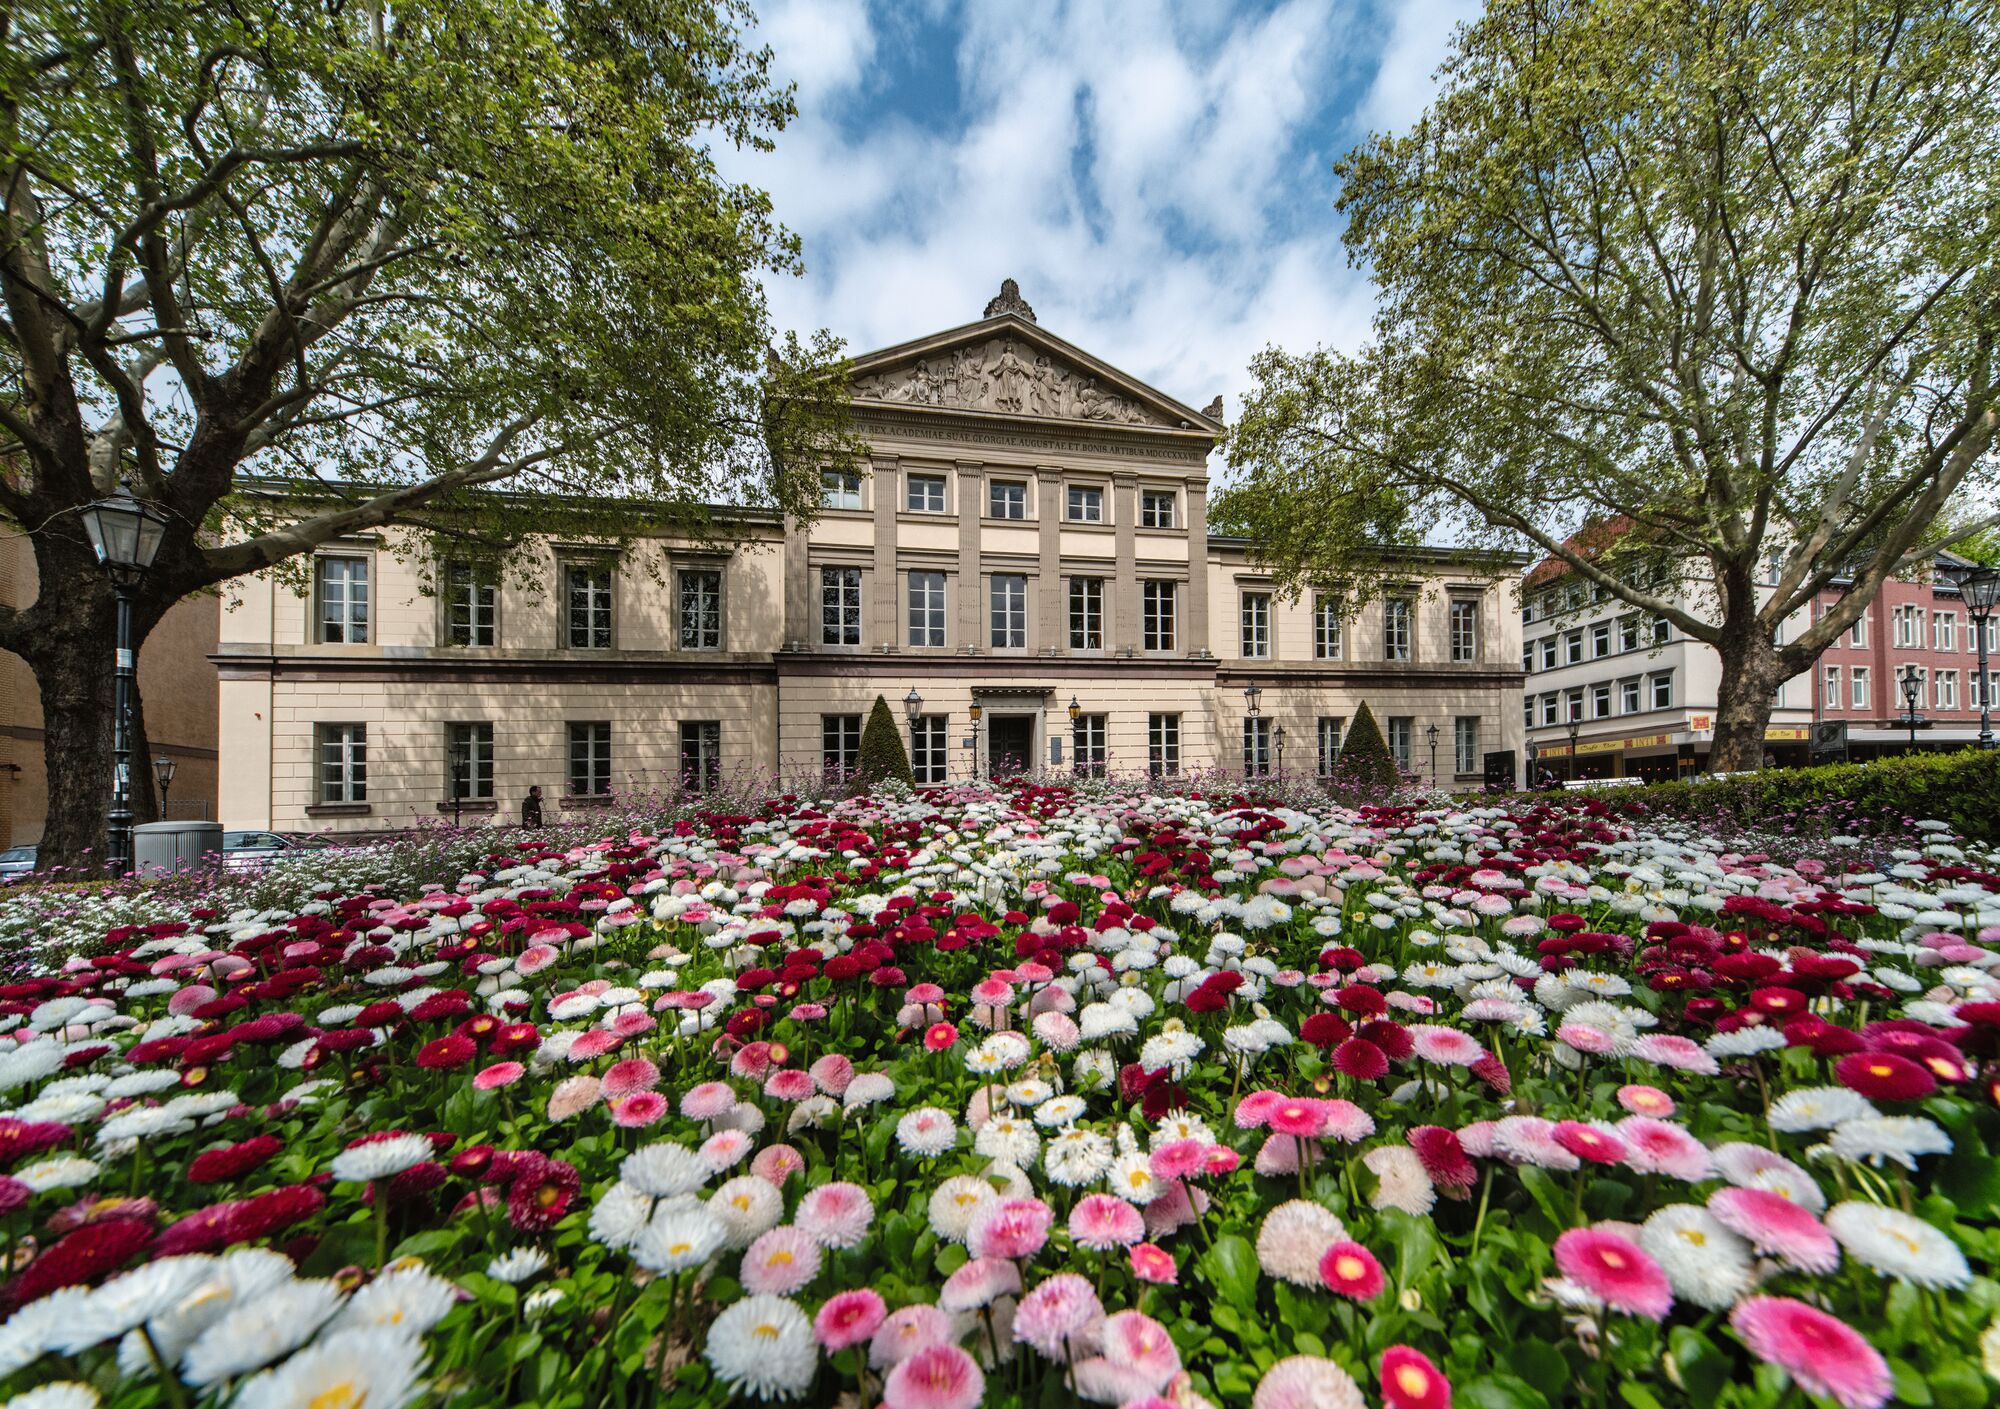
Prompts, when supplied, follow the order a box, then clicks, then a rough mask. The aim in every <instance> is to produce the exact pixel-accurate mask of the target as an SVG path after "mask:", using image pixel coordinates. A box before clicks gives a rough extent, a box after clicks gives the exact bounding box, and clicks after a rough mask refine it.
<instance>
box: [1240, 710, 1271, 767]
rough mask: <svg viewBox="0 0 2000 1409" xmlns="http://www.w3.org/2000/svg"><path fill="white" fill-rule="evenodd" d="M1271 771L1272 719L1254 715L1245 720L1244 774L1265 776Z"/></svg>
mask: <svg viewBox="0 0 2000 1409" xmlns="http://www.w3.org/2000/svg"><path fill="white" fill-rule="evenodd" d="M1270 772H1271V721H1270V720H1268V719H1266V718H1264V717H1263V716H1261V715H1252V716H1251V717H1250V718H1248V719H1246V720H1244V721H1243V776H1244V777H1246V778H1263V777H1267V776H1268V775H1269V774H1270Z"/></svg>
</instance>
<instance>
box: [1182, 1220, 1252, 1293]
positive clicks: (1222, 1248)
mask: <svg viewBox="0 0 2000 1409" xmlns="http://www.w3.org/2000/svg"><path fill="white" fill-rule="evenodd" d="M1196 1266H1198V1267H1199V1268H1200V1269H1201V1271H1202V1273H1203V1275H1204V1276H1206V1277H1207V1278H1208V1280H1209V1282H1210V1284H1211V1285H1213V1286H1214V1288H1215V1289H1216V1291H1218V1292H1220V1293H1221V1294H1222V1296H1223V1298H1224V1299H1225V1300H1227V1301H1230V1302H1233V1303H1235V1304H1236V1305H1237V1306H1243V1307H1248V1306H1250V1305H1252V1304H1254V1303H1255V1302H1256V1300H1257V1276H1258V1269H1257V1253H1256V1251H1255V1250H1254V1249H1253V1248H1252V1247H1251V1246H1250V1244H1249V1243H1248V1242H1246V1241H1244V1239H1243V1238H1241V1237H1239V1236H1238V1235H1237V1234H1235V1233H1228V1234H1225V1235H1223V1236H1222V1237H1220V1238H1217V1239H1216V1240H1215V1246H1214V1247H1212V1248H1210V1249H1209V1250H1208V1251H1207V1252H1205V1253H1203V1254H1202V1255H1201V1258H1200V1259H1199V1261H1198V1262H1197V1263H1196Z"/></svg>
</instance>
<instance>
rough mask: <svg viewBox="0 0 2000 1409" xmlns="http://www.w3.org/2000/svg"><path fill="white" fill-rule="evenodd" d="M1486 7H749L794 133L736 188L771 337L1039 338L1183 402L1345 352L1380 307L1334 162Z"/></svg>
mask: <svg viewBox="0 0 2000 1409" xmlns="http://www.w3.org/2000/svg"><path fill="white" fill-rule="evenodd" d="M1477 8H1478V6H1477V3H1476V0H1407V3H1395V0H1286V2H1285V3H1272V4H1257V5H1247V4H1246V5H1236V4H1227V3H1220V2H1219V0H1121V2H1120V3H1099V4H1065V3H1059V2H1057V0H1051V3H1036V0H1013V3H1009V2H1008V0H998V2H997V3H996V0H984V3H972V4H965V3H958V0H903V3H869V0H763V3H761V4H759V5H758V6H757V9H758V13H759V16H760V30H759V33H760V37H761V38H762V40H763V41H764V42H765V43H768V44H770V45H771V46H772V48H773V50H774V51H775V54H776V59H777V67H778V70H779V72H780V74H781V76H782V77H784V78H787V79H789V80H791V81H792V82H794V83H796V84H797V87H798V102H799V118H798V121H797V122H795V123H794V124H793V125H792V126H791V127H790V128H789V129H787V130H786V131H785V132H784V133H783V134H781V135H780V137H779V139H778V147H777V150H776V151H775V152H773V153H770V154H732V155H731V156H730V157H729V159H728V160H727V162H726V168H727V170H728V171H729V173H730V174H731V175H733V176H736V177H738V178H739V179H744V180H748V181H752V182H754V183H756V184H758V185H760V186H763V187H764V188H766V189H768V190H769V191H770V192H771V193H772V196H773V198H774V200H775V201H776V205H777V211H778V215H779V218H780V219H782V220H783V221H784V222H785V224H786V225H787V226H789V227H790V228H791V229H793V230H794V231H796V232H798V234H799V235H800V236H801V237H802V239H803V241H804V246H805V259H806V265H807V270H806V273H805V275H804V277H803V278H800V279H790V278H785V279H774V280H772V281H771V282H770V295H771V302H772V309H773V313H774V315H775V316H776V318H777V321H778V323H779V325H780V326H782V327H792V328H799V329H802V330H803V329H811V328H818V327H825V328H830V329H831V330H833V332H835V333H836V334H838V335H839V336H840V337H842V338H844V339H845V340H846V342H847V344H848V347H849V348H850V349H851V350H853V351H857V352H859V351H868V350H871V349H873V348H877V347H882V346H886V345H888V344H891V343H895V342H900V341H902V340H904V339H906V338H911V337H916V336H920V335H922V334H925V333H929V332H933V331H936V330H938V329H940V328H947V327H952V326H955V325H957V324H959V323H964V322H969V321H971V320H973V319H975V318H977V317H978V316H979V314H980V311H981V310H982V309H983V307H984V306H985V303H986V300H987V299H988V298H990V297H991V296H992V295H993V294H994V293H995V292H996V291H997V290H998V288H999V285H1000V281H1001V279H1003V278H1007V277H1012V278H1015V279H1018V280H1019V281H1020V284H1021V292H1022V294H1023V296H1024V297H1026V298H1027V299H1028V301H1029V302H1030V303H1032V304H1033V305H1034V307H1035V311H1036V314H1037V316H1038V317H1039V319H1040V321H1041V323H1042V325H1043V326H1044V327H1046V328H1048V329H1050V330H1051V331H1053V332H1055V333H1058V334H1060V335H1061V336H1063V337H1066V338H1068V339H1070V340H1071V341H1073V342H1076V343H1078V344H1080V345H1082V346H1083V347H1086V348H1088V349H1089V350H1090V351H1092V352H1094V353H1096V354H1097V355H1099V356H1101V357H1103V358H1105V359H1106V360H1108V361H1110V362H1111V363H1113V364H1114V365H1117V366H1119V367H1122V368H1123V369H1124V370H1126V371H1128V372H1130V373H1132V374H1133V375H1135V376H1138V377H1140V378H1142V379H1144V380H1146V381H1150V382H1153V383H1155V384H1156V385H1158V386H1159V387H1160V388H1161V389H1163V390H1165V391H1167V392H1169V393H1170V394H1172V395H1174V396H1177V397H1179V398H1180V399H1181V400H1182V401H1184V402H1187V403H1190V404H1192V405H1195V406H1202V405H1205V404H1206V403H1207V402H1208V400H1209V399H1210V398H1211V397H1212V396H1214V395H1216V394H1217V393H1223V394H1225V395H1226V396H1227V398H1228V404H1229V406H1230V407H1231V408H1232V409H1233V408H1234V405H1235V403H1236V398H1237V397H1238V396H1239V395H1240V394H1241V393H1242V391H1243V390H1244V389H1245V387H1246V384H1247V381H1248V376H1247V373H1246V372H1245V365H1246V363H1247V362H1248V360H1249V358H1250V356H1251V354H1252V353H1254V352H1255V351H1256V350H1257V349H1259V348H1260V347H1262V346H1264V345H1266V344H1269V343H1276V344H1278V345H1280V346H1285V347H1291V348H1299V347H1306V346H1310V345H1313V344H1315V343H1329V344H1333V345H1336V346H1341V347H1353V346H1354V345H1356V344H1357V343H1358V342H1359V341H1360V340H1361V338H1362V337H1363V336H1364V335H1365V333H1366V329H1367V324H1368V317H1369V312H1370V295H1369V290H1368V285H1367V281H1366V279H1365V277H1364V276H1363V275H1362V274H1361V273H1360V272H1359V271H1356V270H1353V269H1350V268H1349V267H1348V264H1347V258H1346V253H1345V251H1344V249H1343V248H1342V246H1341V244H1340V239H1339V224H1338V219H1337V217H1336V216H1335V215H1334V213H1333V209H1332V202H1333V196H1334V181H1333V175H1332V171H1331V167H1332V163H1333V161H1334V159H1335V158H1336V157H1338V156H1339V155H1340V154H1341V153H1342V152H1344V151H1346V150H1347V149H1348V148H1349V147H1350V146H1352V145H1353V144H1354V142H1355V141H1356V140H1357V139H1359V138H1360V137H1361V136H1363V135H1365V134H1366V133H1367V132H1368V131H1369V130H1371V129H1392V128H1400V127H1403V126H1405V125H1407V124H1408V123H1409V122H1410V121H1411V120H1412V119H1413V118H1414V117H1415V116H1416V115H1417V114H1418V113H1419V112H1420V111H1421V110H1422V109H1423V107H1424V105H1425V103H1426V102H1427V101H1428V100H1429V98H1430V96H1431V93H1432V92H1433V80H1432V77H1431V75H1432V73H1433V71H1434V70H1435V68H1436V67H1437V64H1438V63H1439V61H1440V60H1441V59H1442V58H1443V56H1444V53H1445V48H1446V45H1447V43H1448V41H1449V37H1450V32H1451V28H1452V26H1453V25H1454V24H1455V23H1457V22H1458V21H1460V20H1463V19H1466V18H1469V17H1470V15H1471V14H1472V13H1473V12H1475V11H1476V10H1477Z"/></svg>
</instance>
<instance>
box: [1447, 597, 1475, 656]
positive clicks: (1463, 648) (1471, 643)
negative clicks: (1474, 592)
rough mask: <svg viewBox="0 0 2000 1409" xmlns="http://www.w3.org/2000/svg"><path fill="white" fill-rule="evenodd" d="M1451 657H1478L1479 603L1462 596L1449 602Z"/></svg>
mask: <svg viewBox="0 0 2000 1409" xmlns="http://www.w3.org/2000/svg"><path fill="white" fill-rule="evenodd" d="M1451 658H1452V659H1453V660H1455V661H1470V660H1477V659H1479V603H1477V602H1475V601H1472V600H1470V599H1468V598H1464V597H1459V598H1455V599H1454V600H1453V601H1452V604H1451Z"/></svg>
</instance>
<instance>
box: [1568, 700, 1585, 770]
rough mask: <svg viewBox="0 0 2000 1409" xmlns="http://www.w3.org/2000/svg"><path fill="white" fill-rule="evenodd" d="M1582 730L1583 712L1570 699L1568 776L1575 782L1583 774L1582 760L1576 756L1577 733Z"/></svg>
mask: <svg viewBox="0 0 2000 1409" xmlns="http://www.w3.org/2000/svg"><path fill="white" fill-rule="evenodd" d="M1582 732H1583V713H1582V711H1581V710H1579V709H1578V708H1577V705H1576V701H1575V700H1571V701H1570V705H1569V776H1570V781H1571V782H1575V781H1576V780H1577V779H1578V778H1581V777H1582V776H1583V760H1581V759H1579V758H1578V757H1577V756H1576V740H1577V735H1579V734H1581V733H1582Z"/></svg>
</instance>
